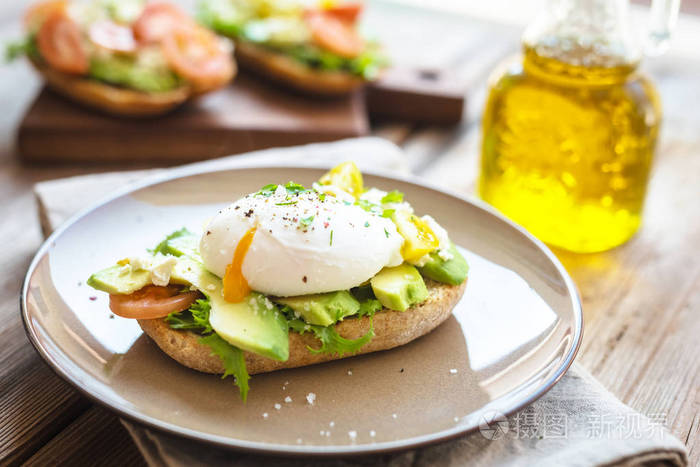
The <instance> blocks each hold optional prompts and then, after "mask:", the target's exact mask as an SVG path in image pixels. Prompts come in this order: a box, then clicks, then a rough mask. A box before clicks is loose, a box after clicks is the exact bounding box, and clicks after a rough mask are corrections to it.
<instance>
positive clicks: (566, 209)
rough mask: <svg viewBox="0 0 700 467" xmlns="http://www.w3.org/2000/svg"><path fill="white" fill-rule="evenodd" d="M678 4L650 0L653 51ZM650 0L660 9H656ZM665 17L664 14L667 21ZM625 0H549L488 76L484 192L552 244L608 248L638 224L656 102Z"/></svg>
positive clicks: (652, 141) (591, 249) (657, 108)
mask: <svg viewBox="0 0 700 467" xmlns="http://www.w3.org/2000/svg"><path fill="white" fill-rule="evenodd" d="M677 7H678V2H677V1H676V2H674V1H671V2H667V1H665V0H663V1H659V0H655V5H654V7H653V8H652V13H653V14H654V16H653V18H656V23H653V24H656V26H657V27H655V28H654V27H653V28H652V32H653V34H652V35H651V36H650V37H651V41H652V45H653V46H654V50H656V51H658V50H659V49H661V48H662V47H663V46H664V45H665V43H666V42H667V39H668V35H669V30H670V28H671V26H672V24H673V21H674V19H675V16H674V15H676V14H677ZM654 8H655V9H654ZM664 18H665V20H664ZM640 56H641V53H640V52H639V48H638V47H636V46H635V45H634V43H633V41H632V40H631V36H630V34H629V33H628V28H627V0H550V4H549V6H548V8H547V11H545V12H544V13H543V14H542V15H541V16H540V17H539V18H538V20H536V21H535V23H533V24H532V25H530V27H528V29H527V30H526V32H525V35H524V38H523V55H522V57H518V58H517V59H515V60H511V61H509V62H507V63H504V64H503V65H502V66H501V68H499V69H498V70H496V72H495V74H494V75H493V76H492V78H491V79H490V83H489V87H490V88H489V97H488V101H487V104H486V109H485V111H484V115H483V123H482V125H483V135H482V138H483V139H482V158H481V176H480V180H479V193H480V195H481V197H482V198H483V199H484V200H486V201H487V202H489V203H490V204H492V205H493V206H495V207H496V208H497V209H499V210H500V211H501V212H502V213H503V214H505V215H506V216H508V217H510V218H511V219H513V220H514V221H515V222H518V223H520V224H521V225H523V226H524V227H525V228H527V229H528V230H530V231H531V232H532V233H533V234H534V235H535V236H537V237H538V238H540V239H541V240H543V241H544V242H546V243H549V244H551V245H553V246H557V247H560V248H564V249H567V250H570V251H575V252H595V251H603V250H607V249H609V248H612V247H615V246H617V245H620V244H621V243H624V242H625V241H626V240H628V239H629V238H630V237H631V236H632V235H633V234H634V232H635V231H636V230H637V228H638V227H639V225H640V221H641V215H642V207H643V202H644V196H645V192H646V186H647V182H648V179H649V172H650V168H651V163H652V158H653V154H654V148H655V145H656V139H657V134H658V131H659V124H660V120H661V108H660V103H659V99H658V96H657V93H656V91H655V89H654V86H653V85H652V83H651V82H650V81H649V79H647V78H646V77H644V76H643V75H642V74H641V73H639V72H638V71H637V66H638V64H639V60H640Z"/></svg>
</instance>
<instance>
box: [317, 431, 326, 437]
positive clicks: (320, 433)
mask: <svg viewBox="0 0 700 467" xmlns="http://www.w3.org/2000/svg"><path fill="white" fill-rule="evenodd" d="M318 434H319V435H321V436H323V435H325V434H326V430H321V431H319V432H318Z"/></svg>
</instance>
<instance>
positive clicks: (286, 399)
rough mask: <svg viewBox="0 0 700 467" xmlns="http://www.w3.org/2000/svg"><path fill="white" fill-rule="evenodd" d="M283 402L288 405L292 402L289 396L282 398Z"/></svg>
mask: <svg viewBox="0 0 700 467" xmlns="http://www.w3.org/2000/svg"><path fill="white" fill-rule="evenodd" d="M284 402H286V403H287V404H289V403H290V402H292V398H291V397H289V396H287V397H285V398H284Z"/></svg>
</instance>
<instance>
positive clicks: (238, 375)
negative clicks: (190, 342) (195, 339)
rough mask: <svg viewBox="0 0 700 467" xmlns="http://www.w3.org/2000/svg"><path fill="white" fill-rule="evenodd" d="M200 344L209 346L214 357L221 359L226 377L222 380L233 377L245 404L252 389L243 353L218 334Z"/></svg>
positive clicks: (205, 338) (208, 337)
mask: <svg viewBox="0 0 700 467" xmlns="http://www.w3.org/2000/svg"><path fill="white" fill-rule="evenodd" d="M199 343H200V344H203V345H206V346H208V347H209V348H210V349H211V353H212V355H216V356H218V357H219V358H220V359H221V363H222V364H223V365H224V375H223V376H222V377H221V378H226V377H227V376H233V377H234V378H235V383H236V386H238V390H239V391H240V393H241V399H243V402H245V401H246V399H248V390H249V389H250V387H249V386H248V380H250V375H249V374H248V370H247V369H246V366H245V358H244V357H243V351H242V350H241V349H239V348H238V347H234V346H232V345H231V344H229V343H228V342H226V341H225V340H223V339H222V338H221V337H219V335H218V334H217V333H212V334H209V335H208V336H204V337H200V339H199Z"/></svg>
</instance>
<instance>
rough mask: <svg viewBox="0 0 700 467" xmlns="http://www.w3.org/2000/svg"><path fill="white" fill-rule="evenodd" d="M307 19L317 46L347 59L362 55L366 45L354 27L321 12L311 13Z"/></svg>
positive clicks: (307, 15)
mask: <svg viewBox="0 0 700 467" xmlns="http://www.w3.org/2000/svg"><path fill="white" fill-rule="evenodd" d="M305 18H306V23H307V24H308V25H309V29H311V39H312V41H313V42H314V43H315V44H316V45H317V46H319V47H321V48H322V49H327V50H329V51H330V52H333V53H335V54H337V55H340V56H341V57H345V58H355V57H357V56H358V55H360V54H361V53H362V50H363V49H364V47H365V43H364V41H363V40H362V38H361V37H360V36H359V35H358V34H357V31H356V30H355V28H354V27H352V25H350V24H348V23H346V22H344V21H342V20H340V19H338V18H336V17H335V16H333V15H330V14H328V13H326V12H321V11H313V12H309V13H307V14H306V16H305Z"/></svg>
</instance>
